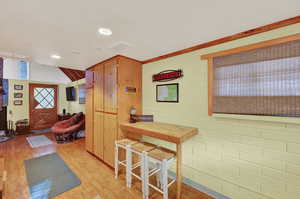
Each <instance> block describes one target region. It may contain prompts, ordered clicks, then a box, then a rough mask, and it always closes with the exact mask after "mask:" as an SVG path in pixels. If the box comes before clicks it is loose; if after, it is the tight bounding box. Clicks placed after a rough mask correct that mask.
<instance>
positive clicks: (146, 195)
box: [142, 152, 149, 199]
mask: <svg viewBox="0 0 300 199" xmlns="http://www.w3.org/2000/svg"><path fill="white" fill-rule="evenodd" d="M142 156H143V159H144V160H143V162H142V163H143V164H144V189H143V192H144V194H143V195H144V199H148V198H149V185H148V184H149V161H148V155H147V153H146V152H143V155H142Z"/></svg>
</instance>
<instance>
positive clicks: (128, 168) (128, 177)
mask: <svg viewBox="0 0 300 199" xmlns="http://www.w3.org/2000/svg"><path fill="white" fill-rule="evenodd" d="M131 171H132V152H131V150H130V149H129V147H126V182H127V187H128V188H131V184H132V175H131Z"/></svg>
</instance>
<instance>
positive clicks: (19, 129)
mask: <svg viewBox="0 0 300 199" xmlns="http://www.w3.org/2000/svg"><path fill="white" fill-rule="evenodd" d="M28 133H30V126H29V124H16V134H17V135H23V134H28Z"/></svg>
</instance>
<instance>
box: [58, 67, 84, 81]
mask: <svg viewBox="0 0 300 199" xmlns="http://www.w3.org/2000/svg"><path fill="white" fill-rule="evenodd" d="M58 68H59V69H60V70H61V71H62V72H63V73H64V74H65V75H66V76H67V77H68V78H69V79H70V80H71V81H72V82H74V81H77V80H80V79H83V78H84V77H85V71H82V70H76V69H71V68H64V67H58Z"/></svg>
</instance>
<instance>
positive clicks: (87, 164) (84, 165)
mask: <svg viewBox="0 0 300 199" xmlns="http://www.w3.org/2000/svg"><path fill="white" fill-rule="evenodd" d="M44 135H46V136H48V137H49V138H50V139H52V140H54V138H53V136H52V134H50V133H46V134H44ZM27 136H28V135H27ZM25 138H26V136H17V137H14V138H13V139H12V140H10V141H8V142H4V143H0V154H1V155H3V156H4V158H5V169H6V170H7V172H8V175H7V187H6V199H27V198H30V197H29V190H28V186H27V181H26V173H25V167H24V160H26V159H30V158H33V157H38V156H42V155H45V154H49V153H53V152H57V153H58V154H59V155H60V156H61V157H62V158H63V159H64V160H65V162H66V163H67V164H68V166H69V167H70V168H71V169H72V170H73V172H74V173H76V175H77V176H78V177H79V178H80V179H81V182H82V184H81V185H80V186H78V187H76V188H73V189H71V190H69V191H67V192H65V193H63V194H61V195H59V196H57V197H55V199H100V198H101V199H141V198H142V192H141V190H140V183H139V182H137V181H134V186H133V188H131V189H128V188H126V186H125V179H124V175H121V176H120V178H119V179H118V180H115V178H114V171H113V170H112V169H111V168H109V167H107V166H106V165H105V164H103V163H102V162H101V161H99V160H97V159H96V158H95V157H94V156H92V155H91V154H89V153H88V152H86V151H85V147H84V144H85V142H84V139H81V140H77V141H75V142H72V143H67V144H56V143H55V144H53V145H49V146H45V147H39V148H36V149H32V148H31V147H30V146H29V144H28V143H27V141H26V139H25ZM175 190H176V186H174V185H172V187H171V190H170V198H174V197H175ZM182 195H183V197H182V198H183V199H212V198H211V197H208V196H207V195H205V194H202V193H200V192H198V191H195V190H192V189H191V188H189V187H187V186H183V194H182ZM97 196H98V197H97ZM150 198H151V199H161V198H162V196H161V195H160V194H159V193H156V192H155V191H152V192H151V196H150Z"/></svg>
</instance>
